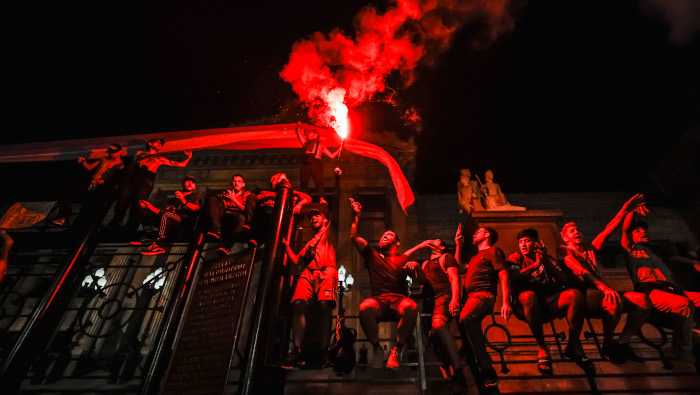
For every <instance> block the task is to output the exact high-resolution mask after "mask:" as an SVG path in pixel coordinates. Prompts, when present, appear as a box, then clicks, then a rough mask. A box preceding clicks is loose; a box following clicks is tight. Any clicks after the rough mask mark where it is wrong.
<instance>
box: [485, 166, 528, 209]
mask: <svg viewBox="0 0 700 395" xmlns="http://www.w3.org/2000/svg"><path fill="white" fill-rule="evenodd" d="M484 180H486V181H485V182H484V184H483V185H482V187H481V190H482V192H483V193H484V199H485V200H486V209H487V210H501V211H524V210H525V207H521V206H513V205H511V204H510V203H508V200H506V195H504V194H503V191H501V186H500V185H498V184H497V183H495V182H493V172H492V171H491V170H487V171H486V174H484Z"/></svg>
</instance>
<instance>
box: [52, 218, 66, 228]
mask: <svg viewBox="0 0 700 395" xmlns="http://www.w3.org/2000/svg"><path fill="white" fill-rule="evenodd" d="M51 223H52V224H54V225H56V226H63V225H65V224H66V219H65V218H56V219H52V220H51Z"/></svg>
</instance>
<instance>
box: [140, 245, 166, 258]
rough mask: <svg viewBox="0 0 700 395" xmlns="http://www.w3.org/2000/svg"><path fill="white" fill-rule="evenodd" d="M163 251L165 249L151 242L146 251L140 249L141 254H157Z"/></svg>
mask: <svg viewBox="0 0 700 395" xmlns="http://www.w3.org/2000/svg"><path fill="white" fill-rule="evenodd" d="M164 252H165V249H163V248H162V247H160V246H159V245H158V244H155V243H154V244H151V245H150V246H149V247H148V249H146V251H142V252H141V254H143V255H158V254H162V253H164Z"/></svg>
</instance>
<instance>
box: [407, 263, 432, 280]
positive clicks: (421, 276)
mask: <svg viewBox="0 0 700 395" xmlns="http://www.w3.org/2000/svg"><path fill="white" fill-rule="evenodd" d="M426 263H427V261H426V262H425V263H423V266H425V264H426ZM403 268H404V269H406V270H408V271H410V272H412V273H413V276H411V277H413V278H415V279H416V281H418V284H425V281H426V277H425V271H423V267H421V265H420V264H419V263H418V262H416V261H409V262H406V264H405V265H404V266H403Z"/></svg>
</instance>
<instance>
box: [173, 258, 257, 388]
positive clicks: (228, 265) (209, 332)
mask: <svg viewBox="0 0 700 395" xmlns="http://www.w3.org/2000/svg"><path fill="white" fill-rule="evenodd" d="M254 258H255V249H252V250H248V251H242V252H240V253H238V254H234V255H231V256H228V257H226V258H223V259H219V260H214V261H209V262H206V261H205V262H202V265H203V266H202V268H201V269H200V270H199V274H198V277H197V278H196V279H195V281H194V288H193V289H192V293H191V295H190V298H189V300H188V302H187V305H186V308H185V309H186V310H185V313H184V314H183V321H182V326H181V328H180V333H179V334H178V337H177V339H176V341H175V349H174V350H173V354H172V357H171V360H170V366H169V367H168V371H167V373H166V378H165V381H164V383H163V386H162V391H161V393H162V394H223V393H224V391H225V389H226V381H227V378H228V374H229V369H230V363H231V357H232V356H233V352H234V349H235V347H236V342H237V340H238V339H237V337H238V334H239V329H240V325H241V322H240V321H241V317H242V316H243V314H242V313H243V306H244V304H245V299H246V294H247V290H248V286H249V283H250V275H251V271H252V267H253V260H254Z"/></svg>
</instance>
